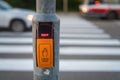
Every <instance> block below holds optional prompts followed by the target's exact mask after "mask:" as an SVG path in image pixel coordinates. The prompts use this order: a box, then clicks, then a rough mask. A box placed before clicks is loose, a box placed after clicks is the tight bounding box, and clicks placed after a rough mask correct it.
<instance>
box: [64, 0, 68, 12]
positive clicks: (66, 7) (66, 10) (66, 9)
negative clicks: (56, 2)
mask: <svg viewBox="0 0 120 80" xmlns="http://www.w3.org/2000/svg"><path fill="white" fill-rule="evenodd" d="M63 10H64V12H65V13H67V12H68V0H63Z"/></svg>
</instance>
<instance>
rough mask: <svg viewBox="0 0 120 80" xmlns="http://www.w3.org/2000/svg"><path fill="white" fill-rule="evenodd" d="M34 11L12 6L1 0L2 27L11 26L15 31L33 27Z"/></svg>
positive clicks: (0, 22) (0, 24) (0, 17)
mask: <svg viewBox="0 0 120 80" xmlns="http://www.w3.org/2000/svg"><path fill="white" fill-rule="evenodd" d="M34 14H35V12H34V11H31V10H26V9H18V8H12V7H11V6H10V5H9V4H8V3H6V2H5V1H2V0H0V27H1V28H2V27H3V28H10V29H11V30H12V31H15V32H22V31H25V30H26V29H30V28H31V27H32V18H33V15H34Z"/></svg>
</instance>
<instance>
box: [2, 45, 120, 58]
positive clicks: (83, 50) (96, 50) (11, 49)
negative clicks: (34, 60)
mask: <svg viewBox="0 0 120 80" xmlns="http://www.w3.org/2000/svg"><path fill="white" fill-rule="evenodd" d="M0 53H2V54H17V53H18V54H19V53H20V54H32V53H33V48H32V46H28V45H20V46H15V45H10V46H7V45H6V46H5V45H3V46H0ZM60 54H61V55H112V56H115V55H120V48H116V47H68V48H64V47H63V48H60Z"/></svg>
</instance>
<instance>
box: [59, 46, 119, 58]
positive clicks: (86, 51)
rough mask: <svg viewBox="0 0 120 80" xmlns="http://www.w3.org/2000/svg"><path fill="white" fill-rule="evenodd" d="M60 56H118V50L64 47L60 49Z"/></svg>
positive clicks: (112, 48) (110, 48)
mask: <svg viewBox="0 0 120 80" xmlns="http://www.w3.org/2000/svg"><path fill="white" fill-rule="evenodd" d="M60 54H61V55H107V56H108V55H112V56H115V55H120V48H115V47H98V48H97V47H79V48H78V47H66V48H60Z"/></svg>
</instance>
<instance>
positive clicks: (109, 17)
mask: <svg viewBox="0 0 120 80" xmlns="http://www.w3.org/2000/svg"><path fill="white" fill-rule="evenodd" d="M107 18H108V19H109V20H113V19H116V18H117V14H116V13H115V12H109V13H108V15H107Z"/></svg>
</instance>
